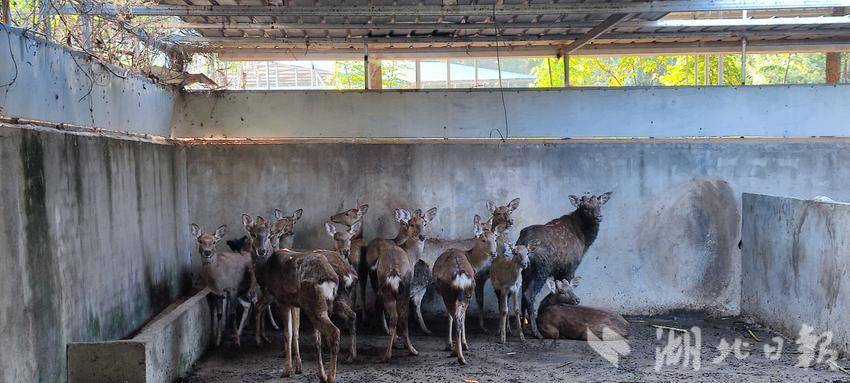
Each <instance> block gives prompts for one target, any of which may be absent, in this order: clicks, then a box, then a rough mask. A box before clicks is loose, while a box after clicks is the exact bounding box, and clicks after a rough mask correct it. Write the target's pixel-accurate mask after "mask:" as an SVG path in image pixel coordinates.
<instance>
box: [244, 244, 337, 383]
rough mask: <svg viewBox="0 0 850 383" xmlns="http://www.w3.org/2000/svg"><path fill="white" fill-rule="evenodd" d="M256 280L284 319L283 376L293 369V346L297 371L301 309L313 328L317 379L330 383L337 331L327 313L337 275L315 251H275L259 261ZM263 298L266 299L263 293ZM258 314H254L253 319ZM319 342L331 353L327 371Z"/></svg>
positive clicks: (330, 307) (326, 260) (332, 379)
mask: <svg viewBox="0 0 850 383" xmlns="http://www.w3.org/2000/svg"><path fill="white" fill-rule="evenodd" d="M258 279H259V281H260V284H261V285H262V286H263V289H264V290H265V291H266V292H267V293H269V294H268V295H269V296H270V298H272V299H273V300H274V301H275V302H277V303H278V305H279V306H280V313H281V318H284V320H285V322H286V325H285V328H284V331H283V341H284V351H285V354H286V360H285V361H284V365H283V376H284V377H288V376H290V375H291V374H292V372H293V369H292V354H293V349H294V353H295V373H300V372H301V355H300V351H299V346H298V340H297V338H298V329H299V327H300V326H299V325H298V323H299V320H300V314H301V312H302V311H303V312H304V314H305V315H306V316H307V319H308V320H309V321H310V324H311V325H312V327H313V329H314V331H313V335H314V340H315V343H316V361H317V364H318V373H319V380H320V381H322V382H333V381H334V378H335V376H336V365H337V356H338V354H339V336H340V333H339V329H338V328H337V327H336V326H334V324H333V322H331V319H330V316H331V314H332V313H333V307H334V301H335V300H336V295H337V289H338V286H339V278H338V277H337V273H336V271H334V269H333V266H331V264H330V263H329V262H328V259H327V258H326V257H325V256H324V255H322V254H319V253H311V252H310V253H304V252H297V251H292V250H288V249H283V250H279V251H276V252H274V253H273V254H272V255H271V256H270V257H268V259H266V260H263V261H262V267H259V268H258ZM263 300H264V301H266V302H268V301H269V300H268V299H267V298H266V296H265V295H264V296H263ZM264 303H265V302H264ZM259 317H260V316H259V315H258V316H257V317H256V318H259ZM258 322H260V321H259V320H258ZM258 327H259V324H258ZM323 339H324V341H323ZM323 344H324V345H327V346H328V348H329V349H330V353H331V358H330V367H329V369H328V372H327V374H325V368H324V364H323V360H322V347H323Z"/></svg>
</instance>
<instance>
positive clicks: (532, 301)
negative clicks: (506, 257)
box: [523, 280, 543, 339]
mask: <svg viewBox="0 0 850 383" xmlns="http://www.w3.org/2000/svg"><path fill="white" fill-rule="evenodd" d="M542 288H543V284H542V283H540V282H539V281H537V280H533V281H531V284H530V285H529V286H528V289H526V290H525V291H523V298H524V299H525V300H526V301H527V302H528V304H529V306H528V322H529V323H528V324H529V325H530V326H531V335H532V336H534V337H535V338H537V339H543V336H542V335H540V330H538V329H537V310H538V309H539V307H540V302H539V301H538V300H537V295H538V294H539V293H540V290H541V289H542Z"/></svg>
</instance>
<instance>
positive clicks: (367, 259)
mask: <svg viewBox="0 0 850 383" xmlns="http://www.w3.org/2000/svg"><path fill="white" fill-rule="evenodd" d="M393 217H394V218H395V221H396V222H397V223H398V231H397V233H396V236H395V238H393V239H383V238H375V239H373V240H372V241H371V242H369V245H368V246H367V247H366V250H365V251H363V252H361V258H360V261H359V262H358V267H357V276H358V278H359V281H360V300H361V305H360V307H361V313H360V314H361V317H362V318H363V320H364V321H365V320H366V284H367V282H368V281H371V285H372V290H373V291H374V292H375V315H378V316H381V317H382V318H383V314H382V306H381V301H380V296H379V295H378V293H377V292H378V277H377V275H376V272H377V267H376V266H377V264H378V257H379V256H380V254H381V251H382V249H385V248H388V247H390V245H397V246H401V245H403V244H404V243H405V242H406V241H407V238H408V236H409V234H410V233H409V232H410V229H409V228H410V226H409V224H408V221H410V219H411V214H410V212H409V211H407V210H404V209H395V210H393ZM382 324H383V326H384V330H385V331H386V332H389V330H388V329H387V326H386V319H385V318H384V319H382Z"/></svg>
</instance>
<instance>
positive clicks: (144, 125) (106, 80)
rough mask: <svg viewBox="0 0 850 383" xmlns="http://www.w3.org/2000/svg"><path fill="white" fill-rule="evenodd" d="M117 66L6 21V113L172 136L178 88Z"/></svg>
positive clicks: (0, 45) (0, 71)
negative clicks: (22, 29)
mask: <svg viewBox="0 0 850 383" xmlns="http://www.w3.org/2000/svg"><path fill="white" fill-rule="evenodd" d="M10 44H11V45H10ZM112 72H115V73H117V74H118V75H121V76H125V77H126V78H120V77H118V76H116V75H115V74H113V73H112ZM112 72H110V71H109V70H107V69H106V68H105V67H104V66H102V65H101V64H99V63H97V62H95V61H93V60H91V59H89V58H87V57H86V56H83V55H82V54H80V53H73V52H70V51H68V50H67V49H65V48H63V47H61V46H59V45H56V44H53V43H49V42H47V41H45V40H44V39H41V38H38V37H34V36H33V35H31V34H25V33H23V32H22V31H21V30H20V29H16V28H11V27H8V26H5V25H0V115H6V116H11V117H21V118H28V119H34V120H42V121H51V122H61V123H66V124H75V125H82V126H90V127H96V128H102V129H110V130H117V131H123V132H134V133H146V134H152V135H158V136H166V137H167V136H170V135H171V125H170V122H171V112H172V110H173V108H174V102H175V99H176V93H175V92H174V91H173V90H171V89H169V88H165V87H162V86H159V85H155V84H154V83H152V82H151V81H150V80H149V79H147V78H145V77H142V76H139V75H135V74H132V73H125V71H124V70H121V69H118V68H112Z"/></svg>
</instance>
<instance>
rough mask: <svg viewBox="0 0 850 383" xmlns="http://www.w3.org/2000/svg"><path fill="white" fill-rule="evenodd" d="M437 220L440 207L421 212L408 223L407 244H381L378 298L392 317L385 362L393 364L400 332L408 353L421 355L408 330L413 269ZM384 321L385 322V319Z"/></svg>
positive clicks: (377, 268) (376, 273) (377, 269)
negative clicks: (426, 233)
mask: <svg viewBox="0 0 850 383" xmlns="http://www.w3.org/2000/svg"><path fill="white" fill-rule="evenodd" d="M436 216H437V208H436V207H434V208H431V209H428V211H427V212H425V213H423V212H422V210H420V209H417V210H416V211H415V212H413V214H412V215H411V217H410V220H409V221H408V223H407V227H408V234H407V240H406V241H405V242H404V244H403V245H402V247H399V246H398V245H396V244H395V243H393V242H391V241H381V242H378V243H377V245H378V246H377V247H376V251H377V253H378V261H377V263H376V264H375V273H374V277H375V279H376V280H377V281H378V289H377V292H378V294H377V295H378V296H379V297H380V299H381V302H382V306H383V309H384V311H385V312H386V314H387V316H389V323H388V326H387V329H388V330H389V335H390V342H389V346H388V347H387V351H386V353H385V354H384V358H383V362H389V361H390V359H391V358H392V350H393V345H394V343H395V338H396V334H397V333H398V332H401V336H403V337H404V345H405V347H406V348H407V351H408V353H410V355H418V354H419V352H418V351H416V349H415V348H414V347H413V343H412V342H411V341H410V333H409V331H408V330H409V329H408V326H407V321H408V314H409V308H410V297H411V296H410V292H411V286H412V282H413V266H414V265H415V264H416V261H418V260H419V257H420V256H421V254H422V248H423V247H424V246H425V240H426V238H425V229H426V228H427V226H428V224H429V223H430V222H431V221H433V220H434V218H435V217H436ZM370 251H371V249H370ZM379 312H380V311H379ZM381 317H382V319H385V318H384V316H383V315H381Z"/></svg>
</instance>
